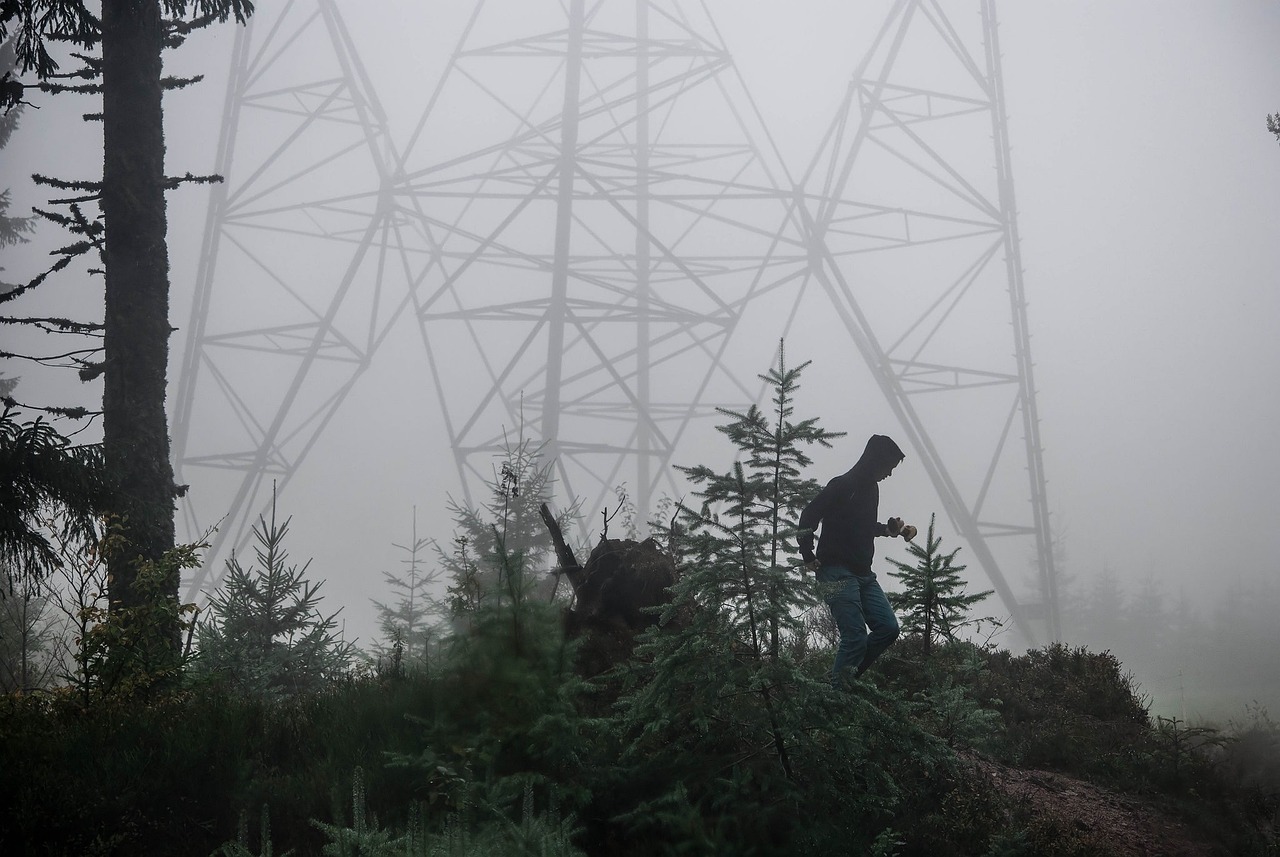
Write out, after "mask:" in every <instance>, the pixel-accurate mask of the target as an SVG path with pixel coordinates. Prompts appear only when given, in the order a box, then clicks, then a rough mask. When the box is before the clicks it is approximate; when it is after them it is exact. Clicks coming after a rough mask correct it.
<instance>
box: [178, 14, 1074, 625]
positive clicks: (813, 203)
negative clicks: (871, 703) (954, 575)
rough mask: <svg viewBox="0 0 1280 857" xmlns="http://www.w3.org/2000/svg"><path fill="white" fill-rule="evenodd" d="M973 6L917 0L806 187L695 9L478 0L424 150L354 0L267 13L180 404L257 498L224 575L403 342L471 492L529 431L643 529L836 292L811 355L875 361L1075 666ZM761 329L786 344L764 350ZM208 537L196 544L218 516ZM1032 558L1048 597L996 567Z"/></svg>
mask: <svg viewBox="0 0 1280 857" xmlns="http://www.w3.org/2000/svg"><path fill="white" fill-rule="evenodd" d="M978 6H979V11H980V14H979V15H976V16H972V17H971V19H969V20H966V21H961V20H960V19H955V18H953V17H949V16H948V14H947V13H946V12H945V11H944V10H943V8H942V5H941V4H940V3H938V2H929V0H896V2H893V3H891V4H890V5H889V6H888V8H887V9H886V11H885V12H884V14H883V16H882V17H881V18H879V19H878V20H877V21H876V25H875V27H874V28H872V30H871V31H870V32H871V33H872V34H874V38H873V40H872V43H871V46H870V48H869V49H868V51H867V53H866V55H865V59H864V60H863V61H862V63H861V64H860V65H859V67H858V69H857V71H856V72H855V74H854V76H853V78H852V80H851V82H850V85H849V88H848V92H847V98H846V99H845V101H844V103H843V104H842V106H841V108H840V110H839V113H838V115H837V116H836V118H835V120H834V121H833V123H832V125H831V127H830V128H829V129H828V131H827V133H826V135H825V136H824V137H823V139H822V143H821V145H820V147H819V151H818V153H817V154H816V156H815V157H814V159H813V161H812V163H811V165H810V166H809V169H808V170H807V171H806V172H805V174H804V175H803V176H802V177H801V178H800V180H799V181H794V182H793V181H792V180H791V179H790V178H789V177H788V176H787V174H786V170H785V167H784V166H783V165H782V163H781V159H780V158H779V157H777V154H776V150H775V149H774V148H773V146H772V143H771V142H770V141H769V137H768V133H767V131H765V129H764V128H763V125H762V123H761V122H760V121H759V119H758V117H757V115H756V111H755V109H754V107H753V105H752V103H751V100H750V98H749V96H748V95H747V93H746V92H745V88H744V87H743V86H742V84H741V80H740V79H739V77H738V76H737V73H736V70H735V69H734V66H733V64H732V62H731V60H730V57H729V54H728V52H727V51H726V49H725V46H724V45H723V44H722V42H721V40H720V38H719V35H718V33H717V31H716V29H715V26H714V24H713V23H712V22H711V21H710V20H709V18H708V17H707V16H706V13H705V7H704V6H703V5H702V4H694V3H689V2H684V3H682V2H677V0H629V2H611V3H603V2H593V3H590V4H588V3H586V2H584V0H567V2H566V3H561V2H558V0H525V2H521V3H511V2H507V3H501V2H498V0H487V2H486V0H479V2H476V3H475V5H474V7H473V10H472V14H471V17H470V19H469V21H468V24H467V26H466V28H465V31H464V33H463V34H462V36H461V38H460V39H459V41H458V44H457V48H456V49H455V51H454V52H453V54H452V56H451V58H450V60H449V63H448V67H447V69H446V71H445V73H444V75H443V76H442V77H441V79H440V83H439V85H438V87H437V88H436V89H435V90H434V92H433V93H432V95H431V96H430V98H429V101H428V104H427V106H426V108H425V110H423V111H422V113H421V115H420V119H419V120H418V122H417V124H416V125H415V126H414V130H413V132H412V133H411V134H410V136H409V137H408V139H407V140H406V141H404V143H403V145H401V146H399V147H398V150H397V147H395V146H393V145H392V143H391V141H390V140H389V135H388V132H387V123H386V120H385V117H384V115H383V114H382V111H381V109H380V108H379V107H378V103H377V99H376V97H375V96H374V94H373V90H372V87H371V86H370V85H369V83H368V81H367V79H366V77H365V75H364V73H363V71H362V70H361V66H360V61H359V59H358V57H357V55H356V51H355V49H354V47H353V46H352V44H351V40H350V38H349V37H348V36H347V33H346V30H345V28H344V27H343V25H342V22H341V18H340V16H339V14H338V11H337V8H336V5H335V2H334V0H293V2H290V3H286V4H283V5H282V6H279V7H273V8H272V9H270V10H268V9H265V8H264V9H260V10H259V11H258V13H257V17H256V18H255V21H254V24H253V25H252V28H251V29H248V30H245V31H244V32H243V33H241V34H239V35H238V38H237V42H236V48H235V58H234V59H233V63H232V75H231V83H230V85H229V87H228V95H227V106H226V114H225V115H226V119H225V121H224V124H223V129H224V130H223V135H224V136H223V139H222V142H221V145H220V148H219V161H218V167H217V169H218V171H219V172H220V173H222V174H224V175H226V176H227V178H228V181H227V184H226V185H224V186H220V187H219V188H218V189H217V190H215V193H214V196H213V198H212V202H211V207H210V217H209V225H208V228H207V234H206V239H205V242H206V243H205V252H204V253H203V256H202V261H201V268H200V274H199V280H198V291H197V295H196V302H195V307H194V310H193V314H192V323H191V325H190V329H189V330H190V333H189V339H188V344H187V352H186V357H185V359H184V364H183V369H182V373H181V377H180V387H179V396H178V403H177V408H176V409H175V431H174V434H175V457H176V462H175V463H176V465H177V469H178V473H179V474H180V478H192V481H195V479H194V478H193V477H194V476H195V475H196V474H197V472H198V473H199V476H200V480H201V488H202V492H201V493H202V494H203V495H204V496H213V497H219V498H221V497H233V498H234V501H233V503H232V504H231V506H230V509H231V511H230V514H229V515H228V520H227V522H225V523H224V524H223V527H222V529H221V530H220V531H219V534H218V537H217V541H216V542H215V545H214V550H213V551H211V557H210V559H211V561H216V559H217V558H218V556H219V550H220V547H221V546H222V545H224V544H229V545H236V544H242V543H243V541H244V540H245V538H246V536H247V532H248V526H249V524H250V523H251V520H252V515H253V514H254V513H255V512H256V511H257V509H258V507H259V506H260V505H261V503H262V501H263V496H262V490H263V488H264V486H265V480H266V477H267V476H273V477H275V478H276V479H278V480H280V481H281V482H283V483H287V482H288V480H289V479H290V478H291V477H292V475H293V474H294V473H295V472H296V470H297V468H298V467H299V465H300V464H301V463H302V461H303V459H304V458H305V457H306V454H307V452H308V450H310V449H311V447H312V445H313V444H314V443H315V441H316V439H317V438H318V437H319V435H320V433H321V432H322V431H323V429H324V427H325V425H326V424H327V423H328V421H329V419H330V418H331V417H332V416H333V414H334V413H335V412H336V410H337V408H338V407H339V405H341V403H342V401H343V399H344V398H345V397H346V395H347V393H348V392H349V391H350V390H351V388H352V385H353V384H354V383H355V382H356V380H357V379H358V378H359V376H360V374H361V373H362V372H363V371H364V369H365V368H366V367H367V366H368V365H369V362H370V360H371V358H372V357H373V355H374V352H375V351H376V350H377V347H378V346H379V344H380V343H381V342H382V340H383V339H384V337H385V336H386V334H387V331H388V330H389V329H390V327H391V325H392V324H393V323H394V322H396V321H397V319H398V317H399V316H401V315H402V314H410V313H411V314H412V315H413V316H414V317H415V319H416V320H417V323H418V325H419V326H420V330H421V333H422V337H423V342H424V345H425V349H426V352H427V355H428V359H429V364H430V367H431V372H432V377H433V381H434V385H435V389H436V392H437V395H438V400H439V405H440V411H441V413H442V414H443V417H444V422H445V425H446V428H447V431H448V434H449V442H450V445H451V447H452V448H453V450H454V454H455V461H456V463H457V466H458V469H459V473H460V475H461V477H462V480H463V488H464V491H466V490H467V489H468V487H469V485H470V483H471V481H472V479H473V478H474V477H476V476H481V477H483V476H484V475H486V474H485V473H484V472H483V471H482V469H481V467H480V465H479V462H480V461H481V460H491V459H492V456H493V455H494V454H496V453H498V452H500V451H501V448H502V446H503V443H504V441H505V438H506V437H510V436H511V435H513V434H515V433H516V432H518V431H528V432H529V434H531V435H532V436H533V437H534V438H535V439H540V440H543V441H545V442H546V443H547V451H548V453H549V454H550V455H551V456H552V457H553V459H554V461H555V462H556V466H557V468H558V471H559V476H560V479H561V483H562V490H563V492H564V493H565V495H566V497H579V498H581V499H583V500H584V501H585V503H584V508H585V510H586V511H587V520H593V519H594V518H595V515H596V513H597V512H598V511H599V510H601V509H602V508H603V507H604V506H605V505H607V504H608V502H609V500H610V498H611V496H612V490H613V488H614V487H615V486H617V485H619V484H621V483H627V484H628V485H631V486H634V494H633V497H634V499H635V500H636V506H637V511H639V512H640V513H641V515H642V516H643V515H644V514H645V513H647V512H648V511H649V510H650V508H651V503H652V500H653V498H654V496H655V494H656V492H657V491H659V490H660V488H661V486H662V485H663V483H664V482H665V483H666V484H667V485H668V486H670V487H672V488H673V493H675V492H676V491H678V487H676V486H674V485H672V484H671V482H670V481H669V480H670V474H671V468H670V467H669V465H670V464H671V463H672V461H673V454H674V453H675V452H676V451H677V450H678V449H681V448H685V449H692V448H693V444H692V443H691V440H693V439H696V438H697V437H698V436H699V435H698V433H699V431H701V430H702V427H704V426H705V425H706V424H707V422H708V421H707V420H703V419H701V418H702V417H705V416H708V415H710V414H711V413H713V412H714V407H715V406H717V405H728V406H733V407H738V406H741V405H742V404H743V403H745V402H748V401H750V400H752V399H753V398H755V397H756V393H755V391H754V390H753V389H751V387H753V385H748V384H745V383H743V381H742V380H741V377H740V376H739V375H738V374H737V373H735V371H734V369H733V367H738V366H742V367H745V368H746V372H747V374H748V375H753V374H755V373H756V372H758V371H760V368H761V367H760V366H759V362H760V357H759V355H760V353H761V351H762V349H761V347H760V344H761V343H762V342H763V343H768V344H770V345H771V344H772V343H773V342H774V341H776V339H777V338H778V337H779V336H781V335H785V333H786V332H787V331H788V330H790V329H791V325H792V323H793V322H794V321H795V319H797V317H798V315H799V314H800V313H801V312H803V311H804V308H803V307H802V306H801V304H802V303H803V302H805V301H807V298H805V297H804V296H805V295H806V294H807V293H809V292H811V291H813V288H812V286H817V288H818V289H819V290H820V291H822V292H824V293H825V294H826V296H827V299H828V300H827V302H825V303H824V305H825V306H827V307H828V310H826V311H823V312H822V313H821V318H820V319H819V320H818V321H817V323H815V326H814V327H812V328H808V327H807V328H806V335H812V334H814V333H816V332H818V331H820V330H822V331H825V333H826V334H829V335H830V336H828V341H832V340H831V337H835V339H837V340H840V341H843V342H846V343H851V344H852V347H853V348H854V349H855V350H856V352H857V353H858V354H859V355H860V356H861V358H862V359H863V360H865V362H866V364H867V365H868V366H869V368H870V370H871V374H872V376H873V378H874V379H875V382H876V383H877V384H878V386H879V387H880V390H881V392H882V393H883V395H884V397H885V400H886V401H887V402H888V403H889V406H890V408H891V409H892V411H893V413H894V414H895V415H896V417H897V418H898V420H899V421H900V422H901V424H902V426H903V429H904V431H905V432H906V434H907V437H908V440H909V443H910V445H911V446H912V448H913V449H914V450H915V452H916V453H917V455H918V456H919V457H920V460H921V461H922V462H923V463H924V466H925V468H926V470H927V471H928V473H929V476H930V478H931V479H932V481H933V483H934V485H935V486H936V488H937V490H938V493H939V496H940V498H941V501H942V505H943V507H944V509H945V511H946V512H947V514H948V515H949V517H950V518H951V521H952V523H953V525H954V526H955V527H956V528H957V530H958V531H959V532H960V534H961V535H962V536H963V537H964V538H965V539H966V540H967V542H968V543H969V544H970V546H971V547H972V549H973V552H974V554H975V556H976V557H977V559H978V561H979V563H980V564H981V565H982V567H983V569H984V570H985V571H986V572H987V574H988V576H989V577H990V579H991V581H992V583H993V585H994V586H995V588H996V590H997V591H998V593H999V595H1000V597H1001V599H1002V601H1003V602H1004V604H1005V606H1006V608H1007V610H1008V611H1009V613H1010V616H1011V618H1012V619H1013V621H1014V623H1015V625H1016V626H1017V627H1018V629H1019V630H1020V631H1021V633H1022V635H1023V636H1024V637H1025V638H1026V639H1027V640H1028V641H1034V640H1036V639H1037V638H1039V637H1041V636H1042V635H1041V634H1040V633H1039V632H1038V627H1039V626H1040V623H1041V622H1043V628H1044V631H1045V633H1046V634H1047V636H1048V637H1049V638H1056V637H1057V635H1058V631H1057V597H1056V578H1055V573H1054V568H1053V555H1052V546H1051V541H1050V538H1049V529H1048V511H1047V500H1046V495H1045V477H1044V469H1043V464H1042V458H1041V451H1040V440H1039V421H1038V417H1037V415H1036V409H1035V388H1034V383H1033V378H1032V364H1031V358H1030V347H1029V339H1030V337H1029V333H1028V330H1027V316H1026V304H1025V297H1024V295H1023V284H1022V270H1021V264H1020V260H1019V249H1018V235H1017V224H1016V216H1015V205H1014V197H1013V183H1012V177H1011V171H1010V158H1009V143H1008V133H1007V123H1006V119H1005V108H1004V101H1003V91H1002V81H1001V70H1000V65H999V50H998V43H997V38H996V36H997V33H996V23H995V15H994V4H993V2H992V0H980V2H979V3H978ZM272 16H274V17H272ZM308 42H311V43H310V44H309V43H308ZM291 58H294V60H295V61H294V62H290V61H289V60H290V59H291ZM300 70H304V71H300ZM993 138H994V145H993V143H992V139H993ZM807 302H808V303H810V304H812V303H814V302H813V301H807ZM762 309H763V310H764V311H763V312H762V311H761V310H762ZM832 310H833V311H832ZM748 313H751V314H753V315H756V316H759V315H764V316H766V323H765V324H764V325H763V326H760V327H754V326H753V330H754V331H756V332H755V333H754V336H755V339H754V341H753V342H748V341H746V339H747V337H745V336H743V335H741V334H742V333H743V331H740V330H739V329H740V328H742V327H744V324H743V322H744V318H747V316H748ZM1010 322H1012V332H1013V336H1012V340H1010V339H1009V338H1008V336H1009V334H1008V330H1007V329H1006V328H1007V326H1008V325H1009V324H1010ZM823 325H825V327H823ZM761 331H763V333H761ZM735 333H737V334H739V335H737V336H736V337H735ZM735 349H742V351H737V352H736V351H735ZM246 357H251V358H252V359H246ZM757 389H758V388H757ZM250 391H252V392H250ZM1016 430H1020V431H1021V434H1022V443H1020V444H1019V443H1017V442H1016V441H1015V440H1013V436H1014V435H1015V433H1016ZM975 450H977V452H975ZM688 457H689V459H690V460H696V453H692V452H691V453H690V454H689V456H688ZM211 471H221V472H223V473H225V474H227V475H228V476H229V478H228V479H227V480H226V481H227V482H228V483H229V486H228V490H227V491H226V492H225V493H223V494H221V495H219V493H218V492H217V491H216V490H211V489H210V483H211V482H212V479H211V477H210V476H209V473H210V472H211ZM1028 486H1029V491H1028ZM468 499H469V497H468ZM190 509H191V507H190V506H189V507H188V526H189V527H193V526H194V525H195V524H197V523H205V524H207V523H208V522H209V521H210V520H211V519H212V517H214V516H216V514H215V515H214V516H210V515H209V511H210V510H205V513H204V514H205V517H203V518H202V517H200V516H199V515H198V514H196V513H195V512H193V511H190ZM214 511H215V513H216V511H220V510H214ZM1028 543H1029V544H1030V550H1029V551H1028V550H1027V549H1026V548H1027V545H1028ZM1019 551H1021V554H1020V553H1019ZM1028 555H1029V556H1031V557H1033V560H1032V561H1033V562H1035V563H1036V566H1037V572H1038V585H1039V589H1040V594H1039V596H1037V598H1038V601H1032V600H1029V599H1026V598H1019V597H1018V595H1017V594H1016V593H1015V591H1014V587H1013V586H1012V585H1011V584H1010V583H1009V581H1008V579H1007V577H1006V574H1005V572H1004V571H1003V570H1002V569H1008V568H1011V567H1013V566H1014V565H1016V564H1018V563H1025V562H1026V561H1027V559H1028ZM203 580H204V577H203V575H202V576H200V577H198V578H197V580H196V581H195V582H194V583H193V588H198V586H199V585H200V583H202V582H203Z"/></svg>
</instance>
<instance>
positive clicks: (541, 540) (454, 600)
mask: <svg viewBox="0 0 1280 857" xmlns="http://www.w3.org/2000/svg"><path fill="white" fill-rule="evenodd" d="M554 485H555V478H554V474H553V464H552V463H551V462H544V461H543V446H542V445H541V444H536V445H535V444H534V443H533V442H531V441H529V440H527V439H521V440H519V441H516V442H514V443H509V444H508V445H507V448H506V449H505V450H504V452H503V454H502V456H501V462H500V465H499V466H498V467H497V468H495V470H494V473H493V477H492V478H491V479H490V480H489V482H488V499H487V500H486V501H485V503H484V504H483V505H481V506H479V507H475V506H470V505H467V504H463V503H459V502H457V501H455V500H450V501H449V511H450V512H451V513H452V515H453V521H454V538H453V543H452V545H451V548H450V549H447V550H446V549H445V548H444V547H442V546H439V545H437V547H436V551H437V558H438V560H439V564H440V567H441V568H443V569H444V571H445V572H446V573H447V574H448V576H449V578H450V583H449V587H448V595H447V601H448V612H449V615H450V616H451V617H452V618H453V619H454V621H455V624H458V625H465V624H466V623H467V622H468V621H469V617H471V616H473V615H474V614H475V612H476V611H477V610H478V609H480V608H481V607H482V606H483V605H484V602H486V601H494V600H496V601H499V602H507V603H520V602H522V601H524V600H527V599H528V598H532V597H537V598H541V599H542V600H550V599H551V597H552V596H553V594H555V590H556V589H557V587H556V586H555V581H554V580H552V579H551V578H549V577H545V576H538V572H539V571H540V570H543V569H545V568H547V567H548V566H549V564H550V562H549V560H550V557H551V556H552V551H553V547H552V544H551V537H550V535H549V534H548V533H547V530H546V527H545V526H544V525H543V523H542V516H541V515H540V514H539V511H538V509H539V507H540V506H541V505H542V504H543V503H547V502H550V501H551V499H552V493H553V489H554ZM576 514H577V506H576V504H574V505H571V506H570V508H568V509H567V510H565V511H564V512H562V513H561V514H560V516H559V519H560V523H561V526H562V527H564V526H565V525H566V524H567V523H568V522H569V521H570V520H571V519H572V517H573V516H574V515H576Z"/></svg>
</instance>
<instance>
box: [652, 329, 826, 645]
mask: <svg viewBox="0 0 1280 857" xmlns="http://www.w3.org/2000/svg"><path fill="white" fill-rule="evenodd" d="M808 366H809V362H805V363H802V364H801V365H799V366H797V367H794V368H788V367H787V365H786V351H785V349H784V347H783V346H782V345H779V348H778V365H777V366H776V367H774V368H771V369H770V370H769V371H768V373H766V374H764V375H761V376H759V377H760V379H761V380H762V381H764V382H765V383H766V384H767V385H768V386H769V387H770V388H771V390H772V404H773V410H772V413H770V414H767V415H766V414H765V413H764V412H763V411H762V410H761V409H760V408H759V407H757V406H755V405H752V406H751V407H750V408H749V409H747V411H746V412H743V413H740V412H737V411H731V410H728V409H725V408H721V409H719V411H720V413H722V414H723V415H725V416H727V417H729V418H730V421H729V422H728V423H725V424H724V425H721V426H718V427H717V429H718V430H719V431H720V432H721V433H723V434H724V435H725V436H727V437H728V438H729V440H730V442H731V443H732V444H733V446H734V447H735V449H736V451H737V453H738V461H736V462H735V463H734V466H733V468H732V470H731V471H729V472H728V473H716V472H714V471H713V470H711V469H710V468H709V467H706V466H704V465H698V466H695V467H679V466H677V469H678V470H680V471H681V472H682V473H684V474H685V476H686V477H688V479H689V481H690V482H691V483H692V484H693V485H695V486H699V487H698V489H697V490H695V491H694V495H695V496H697V497H699V498H700V499H701V500H702V506H701V509H699V510H698V511H696V512H695V511H693V510H691V509H684V510H683V514H682V516H681V517H682V523H683V524H684V529H685V530H686V531H687V532H688V533H689V538H688V547H689V548H691V549H692V550H693V551H694V553H695V555H696V556H697V560H698V562H699V563H700V564H709V565H717V564H720V565H723V564H724V563H725V562H727V563H728V565H727V566H726V567H725V568H726V572H727V574H726V578H725V580H723V581H721V582H718V583H717V584H716V587H715V589H716V591H718V592H721V593H723V597H722V599H721V601H722V603H724V604H726V605H730V604H736V605H737V607H738V608H739V612H740V613H741V615H742V616H743V618H744V619H745V621H746V625H745V632H746V636H745V637H744V639H746V638H750V639H751V640H752V648H753V650H754V649H755V648H756V647H757V644H758V646H759V648H760V649H761V654H762V656H766V657H768V658H770V659H776V658H777V657H778V652H779V645H780V642H781V639H782V637H783V636H784V635H785V634H787V633H793V632H795V631H797V630H799V628H798V626H797V625H796V622H797V620H798V618H799V617H800V616H801V615H802V614H803V613H804V612H805V611H806V610H808V609H809V607H810V606H812V602H811V601H810V600H809V596H808V595H807V594H802V591H803V588H802V587H798V586H796V585H795V581H794V580H792V579H791V578H793V576H794V566H795V563H794V560H795V558H796V557H797V556H798V555H799V548H798V546H797V544H796V539H795V532H796V522H797V521H798V519H799V517H800V512H801V511H802V510H803V508H804V506H805V504H806V503H808V502H809V500H811V499H812V498H813V496H814V495H815V494H817V492H818V489H819V487H820V486H819V485H818V483H817V482H816V481H814V480H813V479H804V478H801V475H800V474H801V472H802V470H803V469H804V468H806V467H808V466H809V465H810V464H811V463H812V461H811V459H810V458H809V455H808V453H807V452H806V447H809V446H813V445H815V444H816V445H819V446H825V447H830V446H831V441H832V440H835V439H837V438H841V437H844V434H845V433H844V432H829V431H827V430H826V429H823V428H820V427H819V426H818V421H817V419H816V418H811V419H806V420H801V421H800V422H792V421H791V417H792V415H793V414H794V412H795V395H796V392H797V391H798V389H799V386H800V376H801V374H802V373H803V372H804V370H805V369H806V368H807V367H808Z"/></svg>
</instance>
